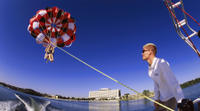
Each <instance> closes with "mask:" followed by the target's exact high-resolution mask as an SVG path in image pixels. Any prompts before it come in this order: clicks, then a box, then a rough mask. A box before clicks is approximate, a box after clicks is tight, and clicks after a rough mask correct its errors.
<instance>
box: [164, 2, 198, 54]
mask: <svg viewBox="0 0 200 111" xmlns="http://www.w3.org/2000/svg"><path fill="white" fill-rule="evenodd" d="M180 2H182V1H180ZM168 4H170V5H171V7H169V6H168ZM165 5H166V7H167V8H168V10H169V12H170V14H171V16H172V19H173V21H174V19H175V21H174V22H176V23H177V25H178V26H176V25H175V23H174V25H175V28H177V27H181V29H182V30H183V31H184V33H185V34H186V36H187V37H182V36H184V35H183V34H182V33H181V34H180V33H179V31H180V29H176V31H177V33H178V34H179V36H181V38H182V39H183V40H184V41H185V42H186V43H187V44H188V45H189V46H190V47H191V48H192V49H193V50H194V51H195V52H196V53H197V54H198V56H199V57H200V52H199V51H198V49H197V48H196V47H195V45H194V43H193V42H192V40H191V37H192V36H193V34H192V35H191V37H190V36H189V34H188V33H187V31H186V30H185V29H184V28H183V25H182V23H181V21H179V20H178V18H177V17H176V15H175V14H174V13H173V11H172V10H171V9H170V8H173V6H175V5H176V4H174V3H172V2H170V1H169V0H165ZM175 7H178V8H179V9H180V7H179V6H175ZM180 10H181V11H182V12H183V13H184V14H187V15H188V16H190V17H191V18H192V19H193V20H194V21H195V22H196V23H197V24H198V25H200V24H199V23H198V22H197V21H196V20H195V19H194V18H193V17H192V16H191V15H189V14H188V13H187V12H186V11H184V9H180ZM185 22H186V24H187V26H188V28H189V29H190V30H191V31H193V32H196V31H194V30H193V29H191V28H190V26H189V25H188V23H187V20H186V18H185ZM194 34H195V35H196V34H197V32H196V33H194ZM188 40H189V41H188Z"/></svg>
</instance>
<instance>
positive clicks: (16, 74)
mask: <svg viewBox="0 0 200 111" xmlns="http://www.w3.org/2000/svg"><path fill="white" fill-rule="evenodd" d="M199 3H200V1H199V0H193V1H187V0H185V1H184V5H185V9H186V11H187V12H189V13H190V14H191V15H192V16H193V17H195V18H196V19H197V20H198V21H200V14H199V10H200V7H199ZM47 6H48V7H52V6H57V7H59V8H61V9H63V10H65V11H67V12H70V13H71V16H73V17H74V18H75V19H76V26H77V32H76V41H75V42H74V43H73V44H72V46H71V47H69V48H64V49H65V50H67V51H68V52H70V53H72V54H74V55H75V56H77V57H78V58H80V59H82V60H83V61H85V62H87V63H88V64H90V65H92V66H94V67H95V68H97V69H99V70H101V71H102V72H104V73H106V74H108V75H109V76H111V77H113V78H115V79H117V80H119V81H120V82H122V83H124V84H126V85H128V86H130V87H131V88H133V89H135V90H137V91H139V92H142V91H143V90H144V89H149V90H153V82H152V80H151V79H150V78H149V77H148V67H147V63H146V62H144V61H142V58H141V52H142V46H143V45H144V44H146V43H148V42H153V43H155V44H156V45H157V47H158V54H157V56H158V57H160V58H164V59H166V60H167V61H168V62H169V63H170V65H171V68H172V70H173V72H174V73H175V76H176V77H177V79H178V80H179V82H180V83H183V82H185V81H188V80H191V79H194V78H197V77H200V69H199V66H200V59H199V58H198V56H197V55H196V54H195V53H194V51H193V50H192V49H191V48H190V47H189V46H188V45H187V44H186V43H185V42H184V41H183V40H182V39H180V38H179V37H178V35H177V33H176V32H175V30H174V27H173V24H172V20H171V18H170V16H169V13H168V10H167V8H166V7H165V5H164V3H163V1H162V0H124V1H122V0H73V1H72V0H70V1H69V0H34V1H33V0H3V1H1V4H0V13H1V17H0V22H1V25H0V34H1V37H0V51H1V53H0V81H2V82H6V83H9V84H12V85H15V86H19V87H23V88H31V89H34V90H36V91H40V92H44V93H49V94H60V95H64V96H75V97H88V92H89V91H90V90H98V89H99V88H111V89H120V90H121V91H122V94H124V93H133V92H131V91H129V90H128V89H126V88H124V87H122V86H120V85H119V84H116V83H115V82H113V81H112V80H110V79H108V78H106V77H104V76H102V75H101V74H99V73H98V72H95V71H93V70H92V69H90V68H88V67H87V66H85V65H83V64H82V63H80V62H78V61H76V60H75V59H73V58H72V57H70V56H69V55H67V54H65V53H63V52H62V51H60V50H59V49H56V50H55V62H54V63H45V60H44V59H43V57H44V49H45V48H44V47H42V46H41V45H38V44H36V42H35V39H34V38H33V37H32V36H31V35H30V34H29V33H28V31H27V27H28V24H29V19H30V18H31V17H32V16H34V15H35V13H36V11H37V10H39V9H44V8H46V7H47ZM191 23H192V22H191ZM192 27H194V28H196V29H198V27H196V25H195V24H192ZM194 41H195V43H196V44H197V43H199V41H200V40H199V39H198V38H197V39H194ZM197 47H198V48H199V47H200V45H197Z"/></svg>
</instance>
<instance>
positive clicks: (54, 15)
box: [28, 7, 76, 47]
mask: <svg viewBox="0 0 200 111" xmlns="http://www.w3.org/2000/svg"><path fill="white" fill-rule="evenodd" d="M28 31H29V33H30V34H31V35H32V36H33V37H34V38H35V39H36V41H37V43H39V44H42V45H43V46H45V47H46V46H48V45H52V44H53V46H57V47H65V46H70V45H71V44H72V42H74V40H75V39H76V38H75V32H76V25H75V20H74V19H73V18H71V16H70V13H68V12H65V11H63V10H62V9H59V8H58V7H52V8H46V9H41V10H39V11H37V13H36V15H35V16H33V17H32V18H31V19H30V24H29V26H28Z"/></svg>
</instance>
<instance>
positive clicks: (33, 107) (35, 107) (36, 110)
mask: <svg viewBox="0 0 200 111" xmlns="http://www.w3.org/2000/svg"><path fill="white" fill-rule="evenodd" d="M15 96H16V97H17V99H19V100H20V101H21V102H22V103H23V104H24V105H25V107H26V109H27V111H46V107H47V106H48V105H49V104H50V101H45V103H44V104H38V103H37V102H36V101H35V100H34V99H33V98H31V97H29V99H30V100H31V102H30V104H29V103H27V102H26V101H25V100H24V99H22V98H21V97H20V96H19V95H17V94H15Z"/></svg>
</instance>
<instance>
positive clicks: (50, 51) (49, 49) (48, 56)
mask: <svg viewBox="0 0 200 111" xmlns="http://www.w3.org/2000/svg"><path fill="white" fill-rule="evenodd" d="M45 52H46V53H45V56H44V59H47V62H48V61H51V62H53V61H54V58H53V54H54V47H53V46H51V45H48V46H47V48H46V49H45Z"/></svg>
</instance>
